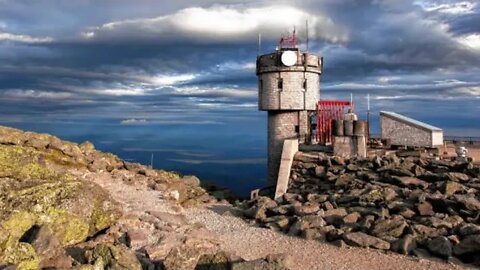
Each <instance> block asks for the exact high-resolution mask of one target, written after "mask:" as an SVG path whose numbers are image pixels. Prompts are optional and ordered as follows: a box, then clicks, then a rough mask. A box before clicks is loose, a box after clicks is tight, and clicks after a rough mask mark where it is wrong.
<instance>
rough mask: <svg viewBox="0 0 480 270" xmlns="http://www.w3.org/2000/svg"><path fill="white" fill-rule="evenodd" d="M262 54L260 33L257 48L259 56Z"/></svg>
mask: <svg viewBox="0 0 480 270" xmlns="http://www.w3.org/2000/svg"><path fill="white" fill-rule="evenodd" d="M261 53H262V33H258V47H257V55H260V54H261Z"/></svg>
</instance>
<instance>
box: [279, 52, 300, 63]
mask: <svg viewBox="0 0 480 270" xmlns="http://www.w3.org/2000/svg"><path fill="white" fill-rule="evenodd" d="M296 63H297V54H296V53H295V52H294V51H286V52H284V53H282V64H284V65H285V66H287V67H291V66H293V65H295V64H296Z"/></svg>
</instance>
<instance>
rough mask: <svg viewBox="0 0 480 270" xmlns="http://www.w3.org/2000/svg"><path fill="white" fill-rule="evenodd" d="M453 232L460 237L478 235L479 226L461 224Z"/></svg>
mask: <svg viewBox="0 0 480 270" xmlns="http://www.w3.org/2000/svg"><path fill="white" fill-rule="evenodd" d="M455 232H456V233H458V234H459V235H461V236H468V235H472V234H480V226H479V225H476V224H473V223H463V224H460V225H458V226H457V227H456V228H455Z"/></svg>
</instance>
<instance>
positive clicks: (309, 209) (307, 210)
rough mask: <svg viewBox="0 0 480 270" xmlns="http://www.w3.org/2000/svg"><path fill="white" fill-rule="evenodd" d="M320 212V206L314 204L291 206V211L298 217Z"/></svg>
mask: <svg viewBox="0 0 480 270" xmlns="http://www.w3.org/2000/svg"><path fill="white" fill-rule="evenodd" d="M318 210H320V205H319V204H318V203H315V202H307V203H305V204H303V205H302V204H299V205H294V206H293V211H294V213H295V214H296V215H298V216H305V215H310V214H315V213H317V212H318Z"/></svg>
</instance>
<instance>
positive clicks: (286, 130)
mask: <svg viewBox="0 0 480 270" xmlns="http://www.w3.org/2000/svg"><path fill="white" fill-rule="evenodd" d="M308 133H309V122H308V112H307V111H269V112H268V180H269V183H272V184H274V183H276V181H277V177H278V169H279V168H280V159H281V156H282V149H283V141H284V140H286V139H294V138H305V137H306V136H307V135H308Z"/></svg>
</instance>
